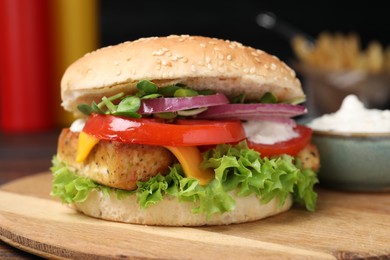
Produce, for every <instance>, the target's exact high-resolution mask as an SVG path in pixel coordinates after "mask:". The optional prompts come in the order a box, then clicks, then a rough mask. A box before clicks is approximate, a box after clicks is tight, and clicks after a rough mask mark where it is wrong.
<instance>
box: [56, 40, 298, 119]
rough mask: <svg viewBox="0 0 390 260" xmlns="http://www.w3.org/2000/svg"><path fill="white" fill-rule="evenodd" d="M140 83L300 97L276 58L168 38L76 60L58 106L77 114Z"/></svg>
mask: <svg viewBox="0 0 390 260" xmlns="http://www.w3.org/2000/svg"><path fill="white" fill-rule="evenodd" d="M143 79H147V80H151V81H153V82H154V83H156V84H157V85H159V86H166V85H169V84H174V83H183V84H185V85H187V86H189V87H191V88H193V89H198V90H199V89H213V90H215V91H217V92H220V93H224V94H226V95H227V96H235V95H238V94H241V93H244V94H245V95H246V98H248V99H257V98H260V97H261V96H262V95H263V94H264V93H265V92H268V91H270V92H272V93H273V94H274V95H275V96H277V97H278V99H279V100H281V101H288V100H295V99H304V97H305V95H304V93H303V91H302V87H301V84H300V82H299V80H298V79H297V78H296V75H295V72H294V71H293V70H292V69H291V68H289V67H288V66H287V65H286V64H285V63H283V62H282V61H280V60H279V59H278V58H277V57H275V56H272V55H270V54H268V53H266V52H264V51H262V50H257V49H254V48H251V47H247V46H243V45H242V44H240V43H238V42H234V41H227V40H221V39H215V38H208V37H202V36H188V35H181V36H178V35H171V36H167V37H150V38H141V39H138V40H135V41H131V42H124V43H121V44H118V45H115V46H108V47H105V48H101V49H98V50H96V51H94V52H91V53H88V54H86V55H85V56H83V57H81V58H80V59H79V60H77V61H76V62H74V63H73V64H71V65H70V66H69V67H68V69H67V70H66V71H65V73H64V75H63V78H62V81H61V96H62V105H63V107H64V108H65V109H66V110H68V111H72V112H75V113H76V114H77V113H78V111H77V105H78V104H81V103H87V104H90V103H91V102H92V100H95V101H99V100H100V99H101V97H102V96H109V95H113V94H115V93H118V92H126V93H134V92H135V91H136V84H137V82H138V81H139V80H143Z"/></svg>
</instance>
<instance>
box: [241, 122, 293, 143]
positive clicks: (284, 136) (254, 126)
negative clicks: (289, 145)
mask: <svg viewBox="0 0 390 260" xmlns="http://www.w3.org/2000/svg"><path fill="white" fill-rule="evenodd" d="M243 126H244V131H245V134H246V137H247V138H248V139H249V141H251V142H254V143H259V144H275V143H278V142H283V141H287V140H290V139H292V138H295V137H298V136H299V134H298V133H296V132H294V130H293V126H292V125H289V124H282V123H280V122H272V121H247V122H245V123H243Z"/></svg>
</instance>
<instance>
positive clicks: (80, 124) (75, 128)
mask: <svg viewBox="0 0 390 260" xmlns="http://www.w3.org/2000/svg"><path fill="white" fill-rule="evenodd" d="M85 121H86V120H85V119H82V118H79V119H76V120H75V121H73V123H72V125H71V126H70V131H71V132H81V130H83V128H84V125H85Z"/></svg>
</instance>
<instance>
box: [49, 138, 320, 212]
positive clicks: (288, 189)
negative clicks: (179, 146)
mask: <svg viewBox="0 0 390 260" xmlns="http://www.w3.org/2000/svg"><path fill="white" fill-rule="evenodd" d="M52 163H53V166H52V168H51V171H52V172H53V176H54V179H53V188H52V192H51V195H52V196H54V197H58V198H60V199H61V200H62V202H63V203H74V202H83V201H85V200H86V199H87V197H88V194H89V192H90V191H92V190H101V191H102V192H103V193H104V194H106V195H108V194H109V193H111V192H114V193H115V194H116V196H117V197H118V198H119V199H120V198H123V197H125V196H129V195H134V194H135V195H136V196H137V199H138V203H139V205H140V207H141V208H148V207H150V206H152V205H155V204H157V203H159V202H160V201H162V200H163V199H164V196H166V195H170V196H174V197H176V198H177V199H178V201H179V202H182V203H188V202H191V203H193V205H194V207H193V213H195V214H196V213H199V214H206V215H207V216H212V215H213V214H215V213H224V212H230V211H232V210H233V209H234V208H235V205H236V202H235V200H234V198H233V197H232V196H231V195H230V194H229V193H231V192H236V194H237V195H238V196H249V195H252V194H255V195H256V196H257V197H258V198H259V203H267V202H269V201H271V200H272V199H274V198H277V199H278V200H279V203H280V206H283V205H284V203H285V202H286V199H287V197H288V195H289V194H292V195H293V198H294V201H295V202H297V203H300V204H302V205H304V206H306V209H307V210H309V211H314V210H315V206H316V201H317V194H316V192H315V191H314V185H315V184H316V183H317V182H318V179H317V177H316V174H315V173H314V172H313V171H312V170H310V169H302V167H301V164H300V162H299V160H297V159H296V158H294V157H291V156H288V155H283V156H280V157H274V158H261V157H260V154H259V153H258V152H256V151H254V150H252V149H249V148H248V147H247V144H246V142H241V143H239V144H237V145H229V144H222V145H217V146H216V147H215V148H214V149H210V150H208V151H206V152H205V153H204V154H203V163H202V165H201V167H202V168H204V169H205V168H212V169H214V170H215V179H213V180H212V181H211V182H210V183H208V184H207V185H200V184H199V181H198V180H196V179H194V178H188V177H185V174H184V172H183V169H182V167H181V165H180V164H175V165H173V166H172V167H171V168H170V169H169V172H168V173H167V174H165V175H161V174H158V175H156V176H155V177H152V178H150V179H149V180H148V181H146V182H138V183H137V189H136V190H134V191H126V190H120V189H115V188H110V187H107V186H103V185H100V184H98V183H95V182H94V181H92V180H91V179H88V178H85V177H82V176H78V175H76V174H75V172H73V171H72V170H71V169H70V168H68V167H67V165H66V163H64V162H61V161H59V160H58V159H57V158H56V157H54V158H53V161H52Z"/></svg>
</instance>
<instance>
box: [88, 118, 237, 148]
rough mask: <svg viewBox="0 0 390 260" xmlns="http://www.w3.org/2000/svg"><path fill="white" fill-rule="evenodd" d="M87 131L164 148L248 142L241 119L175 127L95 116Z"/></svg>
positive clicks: (184, 123)
mask: <svg viewBox="0 0 390 260" xmlns="http://www.w3.org/2000/svg"><path fill="white" fill-rule="evenodd" d="M83 131H84V132H86V133H87V134H90V135H92V136H94V137H96V138H99V139H108V140H116V141H120V142H126V143H136V144H148V145H161V146H162V145H165V146H167V145H169V146H199V145H211V144H221V143H231V142H238V141H241V140H243V139H245V132H244V129H243V128H242V125H241V122H240V121H238V120H237V121H210V120H194V121H192V120H184V119H181V120H178V121H177V123H176V124H172V123H165V122H164V121H163V120H156V119H144V118H140V119H133V118H124V117H118V116H112V115H100V114H92V115H91V116H90V117H89V118H88V120H87V122H86V124H85V127H84V129H83Z"/></svg>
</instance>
